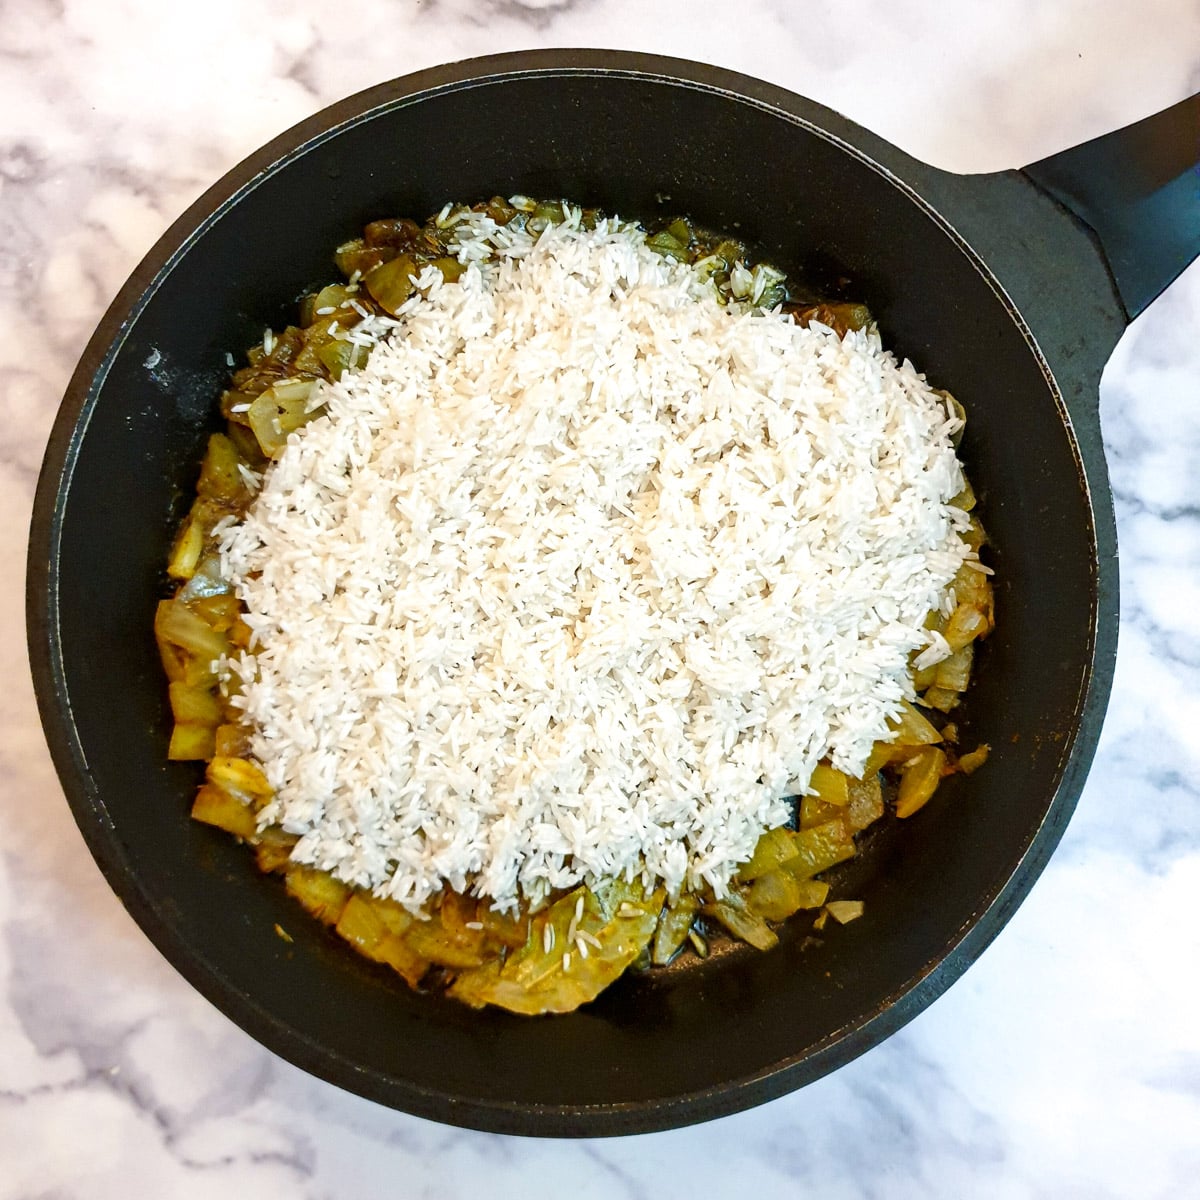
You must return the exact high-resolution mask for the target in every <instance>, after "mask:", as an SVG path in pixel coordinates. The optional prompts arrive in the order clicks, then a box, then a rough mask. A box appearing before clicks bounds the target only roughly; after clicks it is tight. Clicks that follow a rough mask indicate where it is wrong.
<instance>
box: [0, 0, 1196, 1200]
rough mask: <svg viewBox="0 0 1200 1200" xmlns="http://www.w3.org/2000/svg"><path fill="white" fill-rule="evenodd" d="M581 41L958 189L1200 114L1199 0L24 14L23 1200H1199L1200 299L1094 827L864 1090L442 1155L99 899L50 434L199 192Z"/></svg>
mask: <svg viewBox="0 0 1200 1200" xmlns="http://www.w3.org/2000/svg"><path fill="white" fill-rule="evenodd" d="M568 45H580V46H605V45H608V46H617V47H623V48H631V49H641V50H650V51H655V52H661V53H671V54H676V55H679V56H683V57H691V58H696V59H701V60H708V61H710V62H714V63H717V64H719V65H722V66H727V67H731V68H735V69H738V70H742V71H745V72H748V73H751V74H756V75H759V76H761V77H764V78H767V79H770V80H772V81H774V82H777V83H780V84H783V85H785V86H788V87H791V88H792V89H794V90H796V91H799V92H802V93H804V94H807V95H809V96H811V97H813V98H814V99H817V100H820V101H822V102H824V103H826V104H829V105H831V106H833V107H835V108H838V109H840V110H842V111H843V112H845V113H846V114H847V115H849V116H851V117H853V118H855V119H857V120H858V121H860V122H862V123H863V124H865V125H866V126H868V127H869V128H872V129H874V130H875V131H877V132H878V133H881V134H883V135H884V136H886V137H888V138H891V139H892V140H893V141H895V142H897V143H898V144H899V145H901V146H902V147H904V148H905V149H907V150H908V151H910V152H912V153H914V154H916V155H918V156H921V157H925V158H927V159H929V160H930V161H932V162H935V163H937V164H938V165H941V166H944V167H948V168H951V169H957V170H983V169H991V168H998V167H1002V166H1016V165H1019V164H1020V163H1022V162H1027V161H1030V160H1033V159H1035V158H1038V157H1039V156H1041V155H1044V154H1046V153H1049V152H1051V151H1053V150H1055V149H1058V148H1061V147H1063V146H1066V145H1068V144H1070V143H1072V142H1074V141H1079V140H1082V139H1084V138H1086V137H1088V136H1090V135H1093V134H1097V133H1100V132H1103V131H1104V130H1106V129H1108V128H1113V127H1116V126H1117V125H1120V124H1123V123H1126V122H1128V121H1130V120H1133V119H1135V118H1138V117H1140V116H1143V115H1145V114H1146V113H1149V112H1151V111H1153V110H1155V109H1157V108H1160V107H1164V106H1166V105H1167V104H1169V103H1171V102H1173V101H1175V100H1177V99H1180V98H1181V97H1183V96H1184V95H1186V94H1188V93H1190V92H1192V91H1195V90H1197V89H1198V88H1200V8H1198V7H1197V5H1196V3H1195V0H1143V2H1141V3H1139V4H1118V3H1116V2H1115V0H1059V2H1058V3H1055V4H1052V5H1051V4H1036V3H1034V2H1033V0H992V2H991V3H989V4H987V5H954V6H949V5H943V4H938V3H934V2H933V0H859V2H858V3H855V4H853V5H833V4H825V5H817V4H814V3H803V2H802V0H791V2H790V3H789V2H788V0H741V2H740V3H739V4H737V5H736V6H731V5H729V4H725V3H715V2H713V0H692V2H691V3H688V4H685V3H683V0H676V3H674V4H671V5H667V4H657V5H656V4H646V3H644V2H642V3H635V2H634V0H425V2H422V0H392V2H387V0H339V3H336V4H330V3H327V2H322V3H317V2H316V0H287V3H284V2H283V0H258V2H257V3H253V2H251V3H245V2H239V0H206V3H204V4H202V5H183V4H175V3H164V2H163V0H90V2H87V3H85V2H83V0H7V2H0V362H2V365H3V368H4V369H3V371H2V372H0V511H2V512H4V513H5V514H6V519H5V520H4V521H3V522H0V562H4V563H6V564H8V565H7V569H6V570H4V571H3V572H0V621H2V622H3V626H2V627H3V638H2V639H0V680H3V687H2V688H0V729H2V731H3V732H2V734H0V1200H17V1198H21V1200H33V1198H34V1197H46V1198H49V1197H54V1198H56V1200H66V1198H71V1200H75V1198H84V1197H86V1198H93V1197H94V1198H97V1200H109V1198H113V1200H116V1198H118V1197H120V1198H122V1200H123V1198H124V1197H126V1196H127V1195H136V1196H150V1197H210V1196H213V1195H225V1196H231V1197H233V1196H239V1197H240V1196H247V1197H250V1196H253V1197H261V1198H263V1200H270V1198H272V1197H283V1196H288V1197H304V1198H306V1200H317V1198H323V1197H334V1196H351V1195H353V1196H373V1195H389V1196H402V1197H417V1196H431V1197H439V1198H446V1200H453V1198H456V1197H466V1196H475V1195H487V1196H493V1197H508V1196H513V1197H515V1196H521V1197H524V1198H529V1200H533V1198H536V1197H558V1196H561V1195H563V1194H564V1191H565V1190H566V1189H567V1188H568V1187H569V1189H570V1192H571V1194H572V1195H573V1196H575V1197H577V1198H578V1200H585V1198H589V1200H590V1198H592V1197H609V1196H612V1197H621V1198H624V1197H629V1198H631V1200H632V1198H635V1197H643V1196H650V1195H655V1196H660V1195H666V1196H673V1195H695V1196H705V1195H728V1194H731V1193H733V1192H734V1191H735V1190H736V1191H738V1192H742V1193H748V1194H759V1195H783V1194H792V1195H806V1194H819V1195H821V1196H822V1197H824V1198H825V1200H843V1198H851V1197H855V1198H857V1197H862V1198H867V1197H872V1198H874V1197H882V1198H885V1200H892V1198H897V1200H903V1198H906V1197H918V1196H919V1197H929V1196H946V1197H965V1196H971V1197H974V1196H986V1197H992V1196H995V1197H1006V1198H1007V1197H1012V1198H1017V1197H1047V1198H1049V1197H1055V1198H1063V1197H1080V1198H1085V1197H1086V1198H1087V1200H1093V1198H1102V1197H1137V1198H1150V1197H1163V1198H1168V1197H1169V1198H1176V1197H1187V1196H1200V1020H1198V1019H1197V1000H1196V997H1197V994H1198V993H1200V932H1198V931H1200V922H1198V921H1197V911H1198V906H1200V789H1198V788H1197V784H1196V778H1197V774H1198V773H1200V732H1198V731H1200V686H1198V684H1200V638H1198V637H1197V633H1196V624H1195V614H1196V612H1197V611H1200V570H1198V568H1200V472H1198V471H1197V469H1196V465H1195V464H1196V462H1197V460H1198V459H1200V267H1193V268H1192V269H1191V270H1190V271H1188V272H1187V273H1185V275H1184V276H1183V277H1182V278H1181V279H1180V281H1179V282H1178V283H1177V284H1176V285H1175V286H1174V287H1173V288H1172V289H1171V290H1170V291H1169V292H1168V293H1167V294H1166V295H1165V296H1163V297H1162V299H1161V300H1159V301H1158V303H1156V304H1155V305H1154V306H1153V307H1152V308H1151V309H1150V310H1149V311H1148V312H1147V313H1146V314H1145V315H1144V316H1143V317H1142V318H1141V319H1140V320H1139V321H1138V322H1137V323H1136V325H1135V326H1134V327H1133V328H1132V329H1131V330H1130V331H1129V333H1128V334H1127V336H1126V337H1125V339H1124V341H1123V342H1122V344H1121V345H1120V347H1119V348H1118V350H1117V352H1116V354H1115V356H1114V358H1113V360H1112V362H1111V364H1110V366H1109V369H1108V372H1107V374H1106V377H1105V382H1104V389H1103V394H1102V411H1103V418H1104V423H1105V429H1106V432H1107V438H1108V447H1109V461H1110V464H1111V467H1112V473H1113V483H1114V486H1115V489H1116V496H1117V517H1118V522H1119V527H1120V538H1121V546H1122V571H1123V577H1122V603H1123V606H1124V616H1123V619H1122V626H1121V649H1120V657H1119V663H1118V670H1117V681H1116V689H1115V693H1114V697H1113V702H1112V707H1111V710H1110V715H1109V718H1108V722H1107V725H1106V728H1105V733H1104V737H1103V740H1102V744H1101V748H1100V752H1099V755H1098V757H1097V760H1096V765H1095V768H1094V770H1093V773H1092V777H1091V780H1090V782H1089V784H1088V787H1087V790H1086V792H1085V793H1084V796H1083V799H1082V801H1081V803H1080V806H1079V811H1078V814H1077V816H1076V818H1075V820H1074V823H1073V824H1072V826H1071V828H1070V830H1069V832H1068V834H1067V836H1066V839H1065V841H1064V842H1063V844H1062V847H1061V849H1060V851H1059V852H1058V854H1057V856H1056V857H1055V859H1054V861H1053V862H1052V864H1051V866H1050V868H1049V869H1048V871H1047V872H1046V874H1045V875H1044V877H1043V878H1042V880H1041V881H1040V882H1039V883H1038V885H1037V886H1036V887H1035V889H1034V891H1033V893H1032V895H1031V896H1030V898H1029V900H1028V901H1027V902H1026V904H1025V905H1024V907H1023V908H1022V909H1021V910H1020V911H1019V912H1018V914H1017V915H1016V917H1015V919H1014V920H1013V921H1012V923H1011V924H1010V925H1009V926H1008V927H1007V929H1006V930H1005V931H1004V932H1003V933H1002V934H1001V936H1000V937H999V939H998V940H997V942H996V943H995V945H994V946H993V947H992V948H991V949H990V950H989V951H988V952H987V953H986V954H985V955H984V957H983V958H982V959H981V961H980V962H979V963H978V964H977V965H976V966H975V967H973V968H972V969H971V970H970V972H969V973H968V974H967V976H966V977H965V978H964V979H963V980H962V981H961V982H959V983H958V984H957V985H956V986H955V987H953V988H952V989H951V991H950V992H949V993H948V994H947V995H946V996H945V997H943V998H942V999H941V1000H939V1001H938V1002H937V1003H936V1004H935V1005H934V1006H933V1007H932V1008H931V1009H929V1010H927V1011H926V1012H925V1013H924V1014H923V1015H922V1016H921V1017H919V1018H918V1019H917V1020H916V1021H914V1022H913V1023H912V1024H911V1025H910V1026H908V1027H907V1028H906V1029H905V1030H904V1031H902V1032H901V1033H900V1034H899V1035H898V1036H896V1037H894V1038H893V1039H891V1040H890V1041H889V1042H887V1043H885V1044H884V1045H882V1046H880V1047H878V1048H877V1049H875V1050H874V1051H872V1052H871V1053H869V1054H867V1055H866V1056H864V1057H863V1058H861V1059H860V1060H858V1061H856V1062H855V1063H853V1064H851V1065H850V1066H849V1067H847V1068H845V1069H843V1070H842V1071H840V1072H838V1073H837V1074H836V1075H834V1076H832V1077H830V1078H827V1079H825V1080H823V1081H822V1082H820V1083H818V1084H815V1085H813V1086H811V1087H809V1088H808V1089H806V1090H804V1091H803V1092H800V1093H798V1094H795V1095H792V1096H790V1097H787V1098H785V1099H782V1100H779V1101H776V1102H775V1103H772V1104H770V1105H767V1106H765V1107H762V1108H759V1109H757V1110H754V1111H751V1112H748V1113H744V1114H741V1115H739V1116H735V1117H731V1118H727V1119H726V1120H724V1121H722V1122H719V1123H717V1124H716V1125H715V1126H710V1127H703V1128H696V1129H690V1130H682V1131H677V1132H673V1133H665V1134H656V1135H652V1136H646V1137H641V1138H633V1139H620V1140H614V1141H604V1142H601V1141H597V1142H590V1143H589V1142H577V1143H571V1142H536V1141H522V1140H517V1139H509V1138H500V1137H493V1136H487V1135H483V1134H477V1133H470V1132H463V1131H459V1130H452V1129H446V1128H442V1127H439V1126H437V1125H433V1124H429V1123H426V1122H423V1121H420V1120H417V1119H414V1118H410V1117H407V1116H404V1115H400V1114H397V1113H393V1112H390V1111H388V1110H386V1109H383V1108H379V1107H377V1106H375V1105H372V1104H370V1103H367V1102H365V1101H362V1100H359V1099H357V1098H356V1097H353V1096H350V1095H348V1094H345V1093H342V1092H340V1091H338V1090H337V1089H335V1088H333V1087H330V1086H328V1085H326V1084H323V1083H320V1082H318V1081H316V1080H313V1079H311V1078H308V1077H307V1076H305V1075H304V1074H302V1073H301V1072H299V1071H298V1070H296V1069H294V1068H292V1067H290V1066H289V1065H287V1064H285V1063H283V1062H281V1061H279V1060H278V1059H276V1058H274V1057H273V1056H272V1055H270V1054H269V1053H268V1052H266V1051H265V1050H263V1049H261V1048H260V1047H259V1046H257V1045H256V1044H255V1043H254V1042H252V1041H251V1040H250V1039H249V1038H248V1037H246V1036H245V1035H244V1034H242V1033H241V1032H240V1031H239V1030H238V1029H236V1028H235V1027H234V1026H233V1025H231V1024H230V1023H229V1022H228V1021H227V1020H226V1019H225V1018H224V1017H223V1016H221V1015H220V1014H219V1013H217V1012H216V1011H215V1010H213V1009H212V1008H211V1007H210V1006H209V1005H208V1004H207V1003H206V1002H205V1001H203V1000H201V999H200V998H199V997H198V996H197V995H195V994H194V993H193V992H192V991H191V990H190V989H189V988H188V987H187V985H185V984H184V982H183V981H182V980H181V979H180V978H179V977H177V976H176V975H175V973H174V972H173V970H172V969H171V968H170V967H168V966H167V965H166V964H165V963H164V962H163V961H162V960H161V959H160V958H159V956H158V954H157V952H156V951H155V950H154V949H153V948H152V947H151V946H150V944H149V943H148V942H147V941H146V939H145V938H144V937H143V936H142V934H141V933H140V932H139V930H138V929H137V928H136V927H135V926H134V924H133V923H132V921H131V920H130V919H129V918H128V917H127V916H126V915H125V913H124V911H123V910H122V908H121V907H120V905H119V904H118V903H117V901H116V900H115V899H114V897H113V896H112V895H111V893H110V892H109V890H108V888H107V886H106V885H105V883H104V882H103V880H102V879H101V877H100V875H99V872H98V871H97V870H96V868H95V867H94V865H93V864H92V861H91V859H90V858H89V856H88V853H87V851H86V849H85V848H84V845H83V842H82V840H81V839H80V837H79V835H78V834H77V832H76V830H75V827H74V825H73V823H72V821H71V817H70V815H69V813H68V811H67V808H66V805H65V803H64V802H63V800H62V796H61V792H60V790H59V787H58V784H57V781H56V779H55V777H54V774H53V772H52V770H51V767H50V764H49V760H48V757H47V754H46V751H45V749H44V747H43V744H42V740H41V733H40V730H39V727H38V722H37V718H36V715H35V711H34V704H33V697H32V690H31V686H30V684H29V682H28V671H27V666H26V660H25V651H24V645H23V642H24V634H23V619H22V591H23V581H22V568H21V565H20V564H21V563H22V562H23V556H24V542H25V531H26V524H27V520H28V513H29V507H30V501H31V497H32V492H33V486H34V480H35V476H36V472H37V469H38V465H39V462H40V458H41V453H42V447H43V444H44V441H45V438H46V435H47V432H48V429H49V426H50V422H51V419H52V416H53V413H54V411H55V407H56V405H57V403H58V398H59V396H60V394H61V392H62V390H63V388H64V386H65V384H66V381H67V379H68V376H69V374H70V371H71V368H72V366H73V365H74V362H75V360H76V357H77V356H78V354H79V352H80V351H81V349H82V348H83V345H84V343H85V341H86V340H87V337H88V335H89V333H90V332H91V329H92V327H93V325H94V324H95V322H96V321H97V319H98V318H99V316H100V314H101V312H102V310H103V308H104V306H105V305H106V304H107V303H108V301H109V300H110V298H111V297H112V295H113V294H114V293H115V291H116V290H117V288H118V286H119V285H120V283H121V282H122V281H123V280H124V278H125V276H126V275H127V273H128V272H129V271H130V269H131V268H132V267H133V265H134V264H135V263H136V262H137V260H138V259H139V258H140V257H141V255H142V254H143V253H144V252H145V251H146V250H147V249H148V248H149V246H150V245H151V244H152V242H153V241H154V240H155V238H156V237H157V236H158V235H159V234H160V233H161V232H162V230H163V229H164V228H165V226H166V225H167V224H168V223H169V221H170V220H171V219H172V218H174V217H175V216H176V215H177V214H178V213H179V212H180V211H181V210H182V208H183V207H184V206H185V205H186V204H187V203H188V202H189V201H191V200H192V199H193V198H194V197H195V196H196V195H198V194H199V192H200V191H201V190H203V188H204V187H206V186H207V185H208V184H209V183H210V182H212V181H213V180H214V179H215V178H216V177H217V176H218V175H219V174H221V173H222V172H223V171H224V170H225V169H226V168H228V167H229V166H231V165H232V164H233V163H235V162H236V161H237V160H238V159H239V158H241V157H242V156H243V155H244V154H246V153H248V152H249V151H250V150H252V149H254V148H255V147H256V146H257V145H258V144H260V143H261V142H263V141H264V140H266V139H267V138H269V137H271V136H273V135H274V134H276V133H278V132H280V131H281V130H283V129H284V128H285V127H287V126H288V125H290V124H292V123H293V122H295V121H297V120H299V119H301V118H303V117H305V116H307V115H309V114H310V113H312V112H314V111H315V110H316V109H318V108H320V107H321V106H323V105H324V104H326V103H329V102H331V101H333V100H336V99H338V98H340V97H342V96H344V95H347V94H349V93H350V92H352V91H356V90H358V89H359V88H361V87H365V86H367V85H369V84H372V83H375V82H378V81H380V80H383V79H386V78H389V77H391V76H393V75H397V74H402V73H404V72H405V71H407V70H410V69H416V68H419V67H424V66H428V65H432V64H434V63H437V62H440V61H445V60H448V59H454V58H462V57H466V56H470V55H474V54H480V53H488V52H492V51H496V50H503V49H518V48H525V47H534V46H568ZM567 1181H570V1182H569V1183H567Z"/></svg>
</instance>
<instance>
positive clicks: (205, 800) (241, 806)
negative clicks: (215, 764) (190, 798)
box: [192, 783, 257, 841]
mask: <svg viewBox="0 0 1200 1200" xmlns="http://www.w3.org/2000/svg"><path fill="white" fill-rule="evenodd" d="M192 817H193V819H194V820H197V821H203V822H204V823H205V824H206V825H215V826H216V827H217V828H218V829H224V830H226V831H227V832H229V833H232V834H233V835H234V837H240V838H244V839H245V840H247V841H249V840H250V839H251V838H253V837H254V834H255V832H256V829H257V823H256V822H255V820H254V810H253V809H252V808H250V806H249V805H247V804H246V803H244V802H243V801H241V800H238V799H236V798H235V797H233V796H231V795H230V794H229V793H228V792H226V791H222V789H221V788H219V787H216V786H214V785H213V784H211V783H206V784H204V785H203V786H202V787H201V788H200V790H199V791H198V792H197V793H196V799H195V801H194V802H193V804H192Z"/></svg>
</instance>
